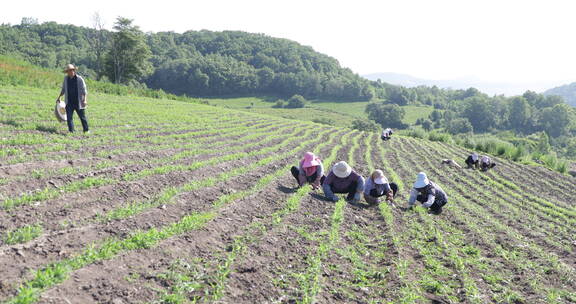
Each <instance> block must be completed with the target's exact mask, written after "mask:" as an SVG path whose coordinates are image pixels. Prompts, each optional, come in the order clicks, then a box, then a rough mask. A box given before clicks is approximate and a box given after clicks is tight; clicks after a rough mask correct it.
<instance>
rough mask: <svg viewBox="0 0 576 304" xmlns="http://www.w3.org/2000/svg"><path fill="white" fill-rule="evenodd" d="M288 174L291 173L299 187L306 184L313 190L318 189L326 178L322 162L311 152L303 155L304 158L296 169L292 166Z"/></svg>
mask: <svg viewBox="0 0 576 304" xmlns="http://www.w3.org/2000/svg"><path fill="white" fill-rule="evenodd" d="M290 172H292V176H294V178H295V179H296V182H297V183H298V186H299V187H302V186H304V184H305V183H307V182H308V183H310V184H311V185H312V189H314V190H316V189H318V188H320V185H321V184H322V182H323V181H324V179H325V178H326V177H325V176H324V166H322V161H321V160H320V158H318V157H316V155H314V153H312V152H306V153H304V158H302V160H301V161H300V164H299V165H298V167H296V166H292V168H291V169H290Z"/></svg>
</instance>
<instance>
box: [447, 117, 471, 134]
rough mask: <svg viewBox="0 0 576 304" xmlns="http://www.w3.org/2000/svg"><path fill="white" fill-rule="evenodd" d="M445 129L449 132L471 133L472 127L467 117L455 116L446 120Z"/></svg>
mask: <svg viewBox="0 0 576 304" xmlns="http://www.w3.org/2000/svg"><path fill="white" fill-rule="evenodd" d="M446 131H447V132H448V133H450V134H461V133H472V131H474V128H473V127H472V124H471V123H470V121H468V119H466V118H456V119H453V120H451V121H449V122H448V124H447V126H446Z"/></svg>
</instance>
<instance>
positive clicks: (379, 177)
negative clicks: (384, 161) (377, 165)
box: [372, 170, 388, 185]
mask: <svg viewBox="0 0 576 304" xmlns="http://www.w3.org/2000/svg"><path fill="white" fill-rule="evenodd" d="M372 178H373V179H374V183H375V184H378V185H384V184H387V183H388V179H387V178H386V176H384V172H382V170H374V173H372Z"/></svg>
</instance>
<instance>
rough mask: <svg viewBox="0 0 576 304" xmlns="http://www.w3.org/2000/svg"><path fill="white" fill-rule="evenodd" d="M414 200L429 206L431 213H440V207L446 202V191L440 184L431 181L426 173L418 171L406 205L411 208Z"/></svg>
mask: <svg viewBox="0 0 576 304" xmlns="http://www.w3.org/2000/svg"><path fill="white" fill-rule="evenodd" d="M416 201H419V202H421V203H422V206H424V207H426V208H429V209H430V211H431V212H432V213H435V214H440V213H442V207H443V206H444V205H446V203H447V202H448V196H447V195H446V192H444V190H442V188H440V186H438V185H436V184H435V183H433V182H431V181H430V180H429V179H428V177H427V176H426V173H424V172H420V173H418V177H417V178H416V182H415V183H414V188H412V191H410V199H409V200H408V207H409V208H412V207H413V206H414V204H415V203H416Z"/></svg>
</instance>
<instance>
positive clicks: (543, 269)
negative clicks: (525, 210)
mask: <svg viewBox="0 0 576 304" xmlns="http://www.w3.org/2000/svg"><path fill="white" fill-rule="evenodd" d="M422 157H424V159H426V157H425V156H422ZM426 162H427V163H428V165H429V166H430V167H431V168H433V169H432V170H435V169H434V166H433V165H432V164H431V163H430V160H429V159H426ZM436 170H437V169H436ZM437 173H438V174H439V173H440V172H437ZM454 188H455V189H458V191H453V190H452V189H454ZM445 190H446V191H447V192H448V193H449V196H451V197H455V198H456V201H457V202H458V206H462V208H465V209H464V210H465V213H469V212H474V216H471V217H467V218H464V217H462V218H461V220H462V221H463V222H465V223H466V224H467V225H471V222H470V219H472V218H482V219H484V220H487V221H488V224H481V225H474V229H473V230H472V231H477V234H478V235H481V236H482V239H484V240H485V241H486V242H488V243H490V245H491V246H493V247H494V248H495V250H494V251H495V252H496V253H498V254H499V255H501V256H502V257H503V258H505V259H506V260H511V259H513V260H515V261H516V264H514V266H513V267H514V268H515V269H525V270H526V271H535V270H536V271H537V272H538V273H540V274H542V275H545V274H546V273H548V272H549V271H550V268H548V267H553V268H554V269H555V270H554V271H553V273H554V274H560V278H564V279H567V280H570V279H569V278H570V277H573V276H574V274H573V271H572V270H570V268H566V266H563V265H562V264H561V263H559V262H558V261H557V258H556V257H554V256H553V255H550V254H547V253H546V252H543V251H542V249H540V248H538V247H536V246H535V245H532V244H530V241H529V240H527V239H525V238H524V237H523V236H522V235H520V234H518V233H514V232H513V231H511V229H510V227H507V226H504V225H503V224H502V223H500V222H499V221H498V220H496V219H494V218H493V217H492V216H491V215H490V214H489V213H487V212H486V208H485V207H486V206H485V205H486V203H484V205H483V206H482V207H480V206H479V205H472V204H470V203H469V202H470V201H469V200H468V199H465V198H463V197H462V196H461V195H460V194H459V193H465V192H463V191H465V190H464V189H460V188H459V187H458V185H457V184H456V183H454V184H452V185H450V187H449V188H447V189H446V188H445ZM484 202H492V203H491V204H502V203H505V201H504V200H503V199H494V198H493V197H492V198H488V199H485V200H484ZM454 214H455V215H456V216H458V217H460V214H459V213H458V212H455V213H454ZM480 227H482V228H480ZM487 228H491V229H497V231H485V230H486V229H487ZM478 229H480V230H478ZM502 233H504V234H507V235H510V236H512V237H513V238H516V239H518V240H519V241H520V242H522V243H523V244H526V245H528V246H527V248H526V249H530V250H531V253H525V254H524V253H522V251H524V249H523V248H525V247H524V246H523V247H520V248H518V249H519V250H518V249H515V250H513V251H510V250H508V249H506V248H504V247H502V246H501V245H499V244H497V243H495V242H494V241H493V240H492V241H490V240H489V237H490V236H493V235H501V234H502ZM535 255H536V256H539V258H540V262H541V263H545V264H539V263H540V262H532V261H529V260H528V257H534V256H535ZM532 259H533V258H532ZM532 259H531V260H532ZM546 264H547V265H550V266H544V265H546ZM490 271H493V269H492V270H490ZM540 284H542V282H541V281H540V280H531V279H530V280H529V281H528V285H529V286H531V287H532V288H534V289H535V290H536V291H538V292H539V295H540V296H541V295H542V294H545V292H546V291H545V290H546V289H547V288H549V287H546V288H544V287H540ZM502 294H503V296H504V297H511V296H513V295H514V292H510V291H505V292H503V293H502ZM517 296H518V297H519V295H517ZM500 297H502V296H500Z"/></svg>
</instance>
